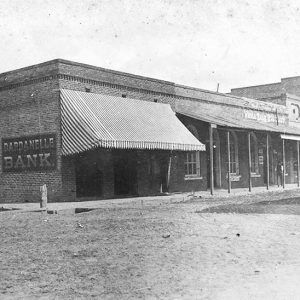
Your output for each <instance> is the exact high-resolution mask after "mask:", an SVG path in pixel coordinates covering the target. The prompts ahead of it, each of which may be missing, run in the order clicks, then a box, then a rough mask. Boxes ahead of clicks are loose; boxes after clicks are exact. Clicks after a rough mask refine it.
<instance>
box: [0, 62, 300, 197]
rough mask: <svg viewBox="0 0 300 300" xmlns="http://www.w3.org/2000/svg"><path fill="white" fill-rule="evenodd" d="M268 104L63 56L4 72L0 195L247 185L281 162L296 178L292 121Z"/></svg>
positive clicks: (264, 180) (261, 181)
mask: <svg viewBox="0 0 300 300" xmlns="http://www.w3.org/2000/svg"><path fill="white" fill-rule="evenodd" d="M293 97H295V96H293ZM141 100H142V101H141ZM273 102H276V103H272V101H271V102H263V101H258V100H253V99H249V98H243V97H238V96H233V95H225V94H220V93H216V92H211V91H206V90H201V89H197V88H192V87H187V86H183V85H178V84H175V83H172V82H168V81H162V80H157V79H153V78H148V77H142V76H137V75H133V74H128V73H123V72H117V71H112V70H107V69H103V68H98V67H94V66H90V65H85V64H80V63H75V62H70V61H66V60H61V59H56V60H52V61H48V62H45V63H41V64H38V65H33V66H29V67H26V68H22V69H19V70H14V71H10V72H6V73H2V74H0V106H1V110H0V122H1V126H0V137H1V151H0V155H1V160H2V164H1V167H0V199H1V201H7V202H12V201H37V200H38V199H39V187H40V186H42V185H44V184H46V185H47V187H48V196H49V200H50V201H75V200H77V201H80V200H85V199H102V198H112V197H124V196H136V195H140V196H146V195H157V194H161V193H166V192H168V193H172V192H188V191H201V190H206V189H207V188H210V189H211V192H212V193H213V191H214V189H215V188H226V189H228V190H229V191H230V189H231V188H237V187H249V189H250V190H251V189H252V187H255V186H263V185H266V186H267V187H269V186H270V185H272V184H277V181H278V174H277V173H278V172H277V169H278V168H277V166H278V164H279V163H280V162H282V163H283V169H284V174H285V175H284V176H282V180H281V181H282V182H280V183H282V184H283V185H285V184H286V183H298V184H299V161H298V157H299V144H298V142H297V141H298V140H299V139H300V133H299V129H297V128H296V127H297V126H298V124H297V119H295V120H294V119H292V117H291V115H290V118H289V112H288V111H287V109H286V106H285V105H283V104H285V103H283V102H280V101H279V100H278V101H273ZM175 113H176V115H175Z"/></svg>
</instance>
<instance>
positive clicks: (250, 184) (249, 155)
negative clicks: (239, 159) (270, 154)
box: [248, 132, 252, 192]
mask: <svg viewBox="0 0 300 300" xmlns="http://www.w3.org/2000/svg"><path fill="white" fill-rule="evenodd" d="M248 171H249V192H251V191H252V181H251V135H250V132H248Z"/></svg>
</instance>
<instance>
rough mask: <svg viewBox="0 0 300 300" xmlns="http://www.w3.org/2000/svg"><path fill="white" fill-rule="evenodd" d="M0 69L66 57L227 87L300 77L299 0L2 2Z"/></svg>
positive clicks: (183, 81) (189, 82)
mask: <svg viewBox="0 0 300 300" xmlns="http://www.w3.org/2000/svg"><path fill="white" fill-rule="evenodd" d="M0 40H1V47H0V57H1V59H0V62H1V63H0V72H5V71H9V70H12V69H16V68H20V67H24V66H28V65H31V64H36V63H40V62H43V61H47V60H50V59H54V58H63V59H67V60H73V61H77V62H82V63H88V64H92V65H95V66H99V67H104V68H109V69H113V70H118V71H125V72H129V73H133V74H138V75H144V76H148V77H154V78H158V79H164V80H169V81H173V82H176V83H179V84H184V85H190V86H195V87H198V88H203V89H209V90H216V88H217V83H220V91H221V92H228V91H230V88H234V87H239V86H247V85H255V84H263V83H269V82H276V81H280V78H281V77H289V76H297V75H300V1H290V0H286V1H284V0H282V1H277V0H256V1H243V0H229V1H224V0H223V1H222V0H198V1H196V0H182V1H181V0H173V1H171V0H170V1H166V0H165V1H163V0H146V1H143V0H140V1H138V0H108V1H104V0H94V1H93V0H39V1H38V0H0Z"/></svg>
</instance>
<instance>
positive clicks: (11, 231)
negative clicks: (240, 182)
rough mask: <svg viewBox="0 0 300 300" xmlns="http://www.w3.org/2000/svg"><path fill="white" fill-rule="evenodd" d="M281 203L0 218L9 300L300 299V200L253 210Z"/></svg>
mask: <svg viewBox="0 0 300 300" xmlns="http://www.w3.org/2000/svg"><path fill="white" fill-rule="evenodd" d="M285 196H286V195H285ZM279 198H280V197H279V196H276V197H275V196H274V195H273V196H272V195H270V196H269V198H266V197H262V196H253V197H252V198H251V197H250V198H249V197H247V199H246V198H243V196H239V197H235V198H234V199H228V198H227V199H226V201H223V203H222V199H218V201H217V202H215V203H214V201H211V202H209V201H207V200H203V199H196V200H195V199H194V200H189V201H183V202H180V201H179V202H174V203H171V202H168V203H163V202H161V203H159V202H156V203H155V204H153V205H151V202H149V203H148V204H147V205H144V203H138V202H135V203H126V205H119V206H113V207H109V206H107V207H102V208H99V209H97V210H92V211H90V212H85V213H80V214H73V213H63V212H61V213H58V214H52V215H49V214H45V213H41V212H30V211H24V212H20V211H5V212H0V238H1V244H0V298H1V299H40V298H43V299H74V298H76V299H92V298H95V299H299V297H300V284H299V282H300V281H299V279H300V256H299V253H300V216H299V215H298V213H299V207H300V205H299V203H298V202H297V201H296V202H293V203H291V201H290V202H289V201H283V202H276V201H274V203H272V206H273V208H272V209H268V208H269V207H270V206H269V204H268V203H263V204H251V203H252V202H259V201H262V200H264V201H268V200H270V201H273V200H274V199H275V200H278V199H279ZM230 203H244V204H242V205H231V204H230ZM221 204H222V206H220V205H221ZM217 205H219V207H216V206H217ZM274 207H275V208H274ZM205 209H206V210H205Z"/></svg>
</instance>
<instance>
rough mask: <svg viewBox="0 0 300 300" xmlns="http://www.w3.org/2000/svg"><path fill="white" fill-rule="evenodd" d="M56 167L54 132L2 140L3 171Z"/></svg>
mask: <svg viewBox="0 0 300 300" xmlns="http://www.w3.org/2000/svg"><path fill="white" fill-rule="evenodd" d="M55 167H56V138H55V135H54V134H48V135H39V136H29V137H20V138H9V139H3V140H2V169H3V172H14V171H15V172H20V171H38V170H49V169H54V168H55Z"/></svg>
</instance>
